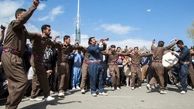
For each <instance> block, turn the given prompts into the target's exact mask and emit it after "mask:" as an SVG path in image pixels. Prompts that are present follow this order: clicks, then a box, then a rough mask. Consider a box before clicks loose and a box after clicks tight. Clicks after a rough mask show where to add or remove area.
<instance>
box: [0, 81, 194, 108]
mask: <svg viewBox="0 0 194 109" xmlns="http://www.w3.org/2000/svg"><path fill="white" fill-rule="evenodd" d="M107 90H110V88H107ZM108 93H109V95H108V96H98V97H92V96H91V95H90V93H89V92H88V93H86V94H85V95H82V94H81V93H80V92H75V93H73V94H72V95H68V96H66V97H65V98H64V99H62V98H58V97H57V96H56V100H55V101H53V102H51V103H49V104H48V103H46V102H36V101H29V100H28V99H27V98H26V99H23V101H22V103H21V104H20V105H19V109H194V91H192V90H190V89H189V90H188V93H187V94H185V95H182V94H180V93H178V90H177V88H176V87H174V86H168V93H167V94H165V95H161V94H159V93H158V92H152V93H148V92H147V90H146V88H145V85H144V86H143V87H142V88H141V89H135V90H133V91H132V90H130V89H129V88H126V87H122V89H121V90H116V91H108ZM0 109H4V106H0Z"/></svg>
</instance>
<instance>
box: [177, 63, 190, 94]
mask: <svg viewBox="0 0 194 109" xmlns="http://www.w3.org/2000/svg"><path fill="white" fill-rule="evenodd" d="M188 70H189V65H187V64H181V65H180V72H179V78H180V84H181V87H182V90H183V91H187V86H188V83H187V78H188V72H189V71H188Z"/></svg>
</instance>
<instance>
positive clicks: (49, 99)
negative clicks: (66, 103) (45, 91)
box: [45, 96, 55, 102]
mask: <svg viewBox="0 0 194 109" xmlns="http://www.w3.org/2000/svg"><path fill="white" fill-rule="evenodd" d="M53 100H55V98H54V97H51V96H48V97H46V98H45V101H47V102H49V101H53Z"/></svg>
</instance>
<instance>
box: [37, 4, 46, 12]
mask: <svg viewBox="0 0 194 109" xmlns="http://www.w3.org/2000/svg"><path fill="white" fill-rule="evenodd" d="M45 7H46V4H44V3H41V4H40V5H39V6H38V8H37V9H38V10H39V11H42V10H43V9H45Z"/></svg>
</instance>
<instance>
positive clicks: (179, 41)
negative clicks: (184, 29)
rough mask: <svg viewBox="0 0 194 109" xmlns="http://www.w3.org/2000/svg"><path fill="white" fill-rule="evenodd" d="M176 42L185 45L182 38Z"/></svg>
mask: <svg viewBox="0 0 194 109" xmlns="http://www.w3.org/2000/svg"><path fill="white" fill-rule="evenodd" d="M176 44H180V45H184V43H183V41H182V40H178V41H177V43H176Z"/></svg>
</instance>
